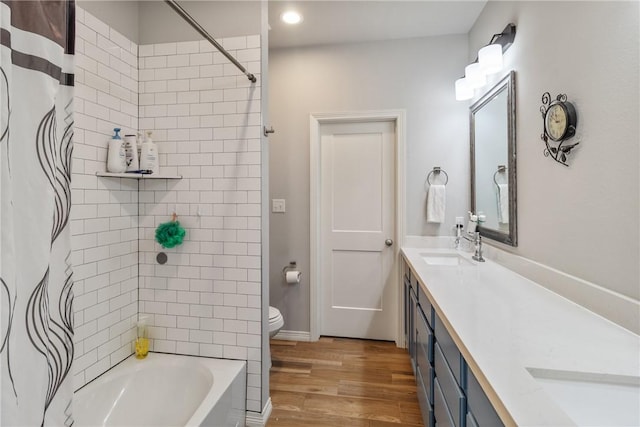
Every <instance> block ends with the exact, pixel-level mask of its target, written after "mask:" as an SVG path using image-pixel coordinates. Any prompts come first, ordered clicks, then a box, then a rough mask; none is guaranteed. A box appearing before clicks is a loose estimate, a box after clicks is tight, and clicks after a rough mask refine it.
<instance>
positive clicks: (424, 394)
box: [416, 364, 434, 427]
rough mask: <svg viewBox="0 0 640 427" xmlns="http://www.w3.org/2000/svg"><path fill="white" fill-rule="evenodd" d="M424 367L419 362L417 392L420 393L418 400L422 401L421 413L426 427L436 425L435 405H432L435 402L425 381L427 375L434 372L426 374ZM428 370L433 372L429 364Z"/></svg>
mask: <svg viewBox="0 0 640 427" xmlns="http://www.w3.org/2000/svg"><path fill="white" fill-rule="evenodd" d="M423 369H424V368H423V367H422V366H420V364H418V368H417V369H416V371H417V374H416V383H417V384H416V387H417V390H416V392H417V394H418V402H419V403H420V413H421V415H422V423H423V424H424V426H425V427H433V425H434V419H433V406H431V405H432V403H433V402H432V400H431V399H430V397H429V392H428V391H427V388H428V386H427V385H426V384H425V383H424V378H425V376H430V375H432V373H430V374H426V375H425V374H424V373H423V371H422V370H423ZM427 370H428V371H429V372H431V371H432V369H431V366H427Z"/></svg>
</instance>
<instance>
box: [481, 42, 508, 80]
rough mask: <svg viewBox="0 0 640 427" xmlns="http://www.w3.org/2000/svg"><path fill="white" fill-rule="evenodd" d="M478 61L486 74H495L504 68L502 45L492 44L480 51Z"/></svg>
mask: <svg viewBox="0 0 640 427" xmlns="http://www.w3.org/2000/svg"><path fill="white" fill-rule="evenodd" d="M478 62H479V63H480V67H481V68H482V71H483V72H484V73H485V74H493V73H497V72H498V71H500V70H502V46H500V45H499V44H490V45H488V46H485V47H483V48H482V49H480V50H479V51H478Z"/></svg>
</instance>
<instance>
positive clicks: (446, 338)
mask: <svg viewBox="0 0 640 427" xmlns="http://www.w3.org/2000/svg"><path fill="white" fill-rule="evenodd" d="M433 330H434V334H435V337H436V342H437V343H438V345H439V346H440V349H441V350H442V354H443V355H444V357H445V359H446V361H447V364H448V365H449V368H450V369H451V372H453V375H454V376H455V377H456V382H457V383H458V384H459V385H460V387H462V389H464V390H466V389H467V363H466V362H465V360H464V357H462V354H460V350H458V346H457V345H456V343H455V341H453V338H451V335H449V332H448V331H447V329H446V327H445V326H444V323H443V322H442V320H440V317H439V316H438V315H436V316H435V327H434V328H433ZM436 375H437V370H436Z"/></svg>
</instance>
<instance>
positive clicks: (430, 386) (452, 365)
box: [403, 263, 504, 427]
mask: <svg viewBox="0 0 640 427" xmlns="http://www.w3.org/2000/svg"><path fill="white" fill-rule="evenodd" d="M403 269H404V274H403V281H404V309H405V310H404V312H405V318H404V332H405V338H406V340H407V345H408V347H409V355H410V357H411V365H412V367H413V371H414V373H415V375H416V387H417V394H418V401H419V402H420V410H421V412H422V420H423V423H424V425H425V426H426V427H502V426H503V425H504V424H503V423H502V421H500V418H499V417H498V415H497V413H496V411H495V409H494V408H493V406H492V405H491V403H490V402H489V399H488V398H487V396H486V394H485V393H484V391H483V390H482V387H481V386H480V384H479V383H478V381H477V380H476V378H475V377H474V376H473V374H472V373H471V371H470V370H469V369H468V367H467V363H466V361H465V360H464V357H463V356H462V354H461V353H460V350H459V349H458V347H457V345H456V343H455V342H454V341H453V339H452V338H451V335H449V332H448V331H447V327H446V326H445V324H444V323H443V322H442V320H441V319H440V317H439V316H438V315H437V314H436V313H435V310H434V308H433V305H432V301H431V300H430V299H429V297H427V295H426V293H425V292H424V291H423V290H422V287H421V286H420V284H419V283H418V280H417V277H415V275H414V274H413V273H412V272H411V270H410V268H409V266H408V265H407V264H406V263H403Z"/></svg>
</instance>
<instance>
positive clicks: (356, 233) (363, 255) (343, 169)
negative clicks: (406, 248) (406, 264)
mask: <svg viewBox="0 0 640 427" xmlns="http://www.w3.org/2000/svg"><path fill="white" fill-rule="evenodd" d="M394 153H395V123H394V122H392V121H386V122H381V121H377V122H366V121H364V122H352V123H330V124H321V125H320V156H321V157H320V187H321V189H320V193H321V194H320V212H321V215H320V217H321V219H320V254H321V260H320V266H321V269H320V288H321V291H320V296H321V309H320V319H321V320H320V334H321V335H331V336H343V337H352V338H367V339H378V340H394V339H395V328H396V321H397V304H396V292H394V286H395V284H396V283H395V275H394V259H395V253H396V245H395V242H394V240H395V235H394V231H395V194H394V192H395V156H394Z"/></svg>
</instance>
